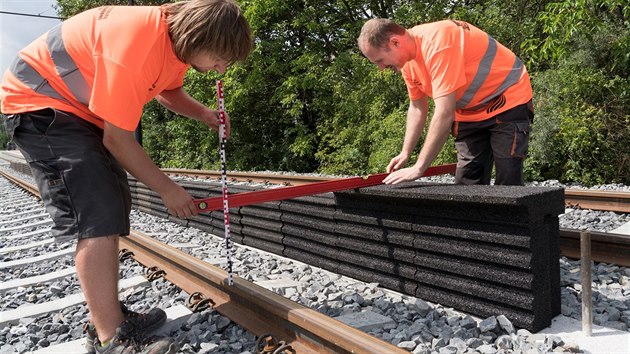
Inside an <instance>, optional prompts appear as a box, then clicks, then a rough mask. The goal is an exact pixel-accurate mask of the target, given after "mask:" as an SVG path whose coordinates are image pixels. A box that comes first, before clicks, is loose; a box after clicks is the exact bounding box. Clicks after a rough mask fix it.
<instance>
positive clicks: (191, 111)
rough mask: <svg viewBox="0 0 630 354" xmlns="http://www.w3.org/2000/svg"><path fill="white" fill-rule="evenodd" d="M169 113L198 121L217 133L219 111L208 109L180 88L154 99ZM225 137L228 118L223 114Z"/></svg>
mask: <svg viewBox="0 0 630 354" xmlns="http://www.w3.org/2000/svg"><path fill="white" fill-rule="evenodd" d="M155 98H156V99H157V101H158V102H159V103H160V104H161V105H162V106H164V107H166V108H167V109H169V110H170V111H173V112H175V113H177V114H181V115H183V116H186V117H189V118H192V119H195V120H198V121H200V122H202V123H203V124H205V125H206V126H208V127H209V128H211V129H214V130H216V131H219V111H217V110H213V109H210V108H208V107H206V106H205V105H203V104H201V103H200V102H199V101H197V100H196V99H194V98H192V97H191V96H190V95H189V94H188V93H187V92H186V91H184V89H183V88H182V87H178V88H176V89H173V90H164V91H162V92H160V94H159V95H157V96H156V97H155ZM225 137H226V139H229V137H230V116H229V115H228V114H227V113H226V114H225Z"/></svg>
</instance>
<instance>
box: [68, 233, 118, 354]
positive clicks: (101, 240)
mask: <svg viewBox="0 0 630 354" xmlns="http://www.w3.org/2000/svg"><path fill="white" fill-rule="evenodd" d="M75 263H76V268H77V276H78V278H79V282H80V284H81V289H82V290H83V294H84V295H85V302H86V303H87V305H88V308H89V309H90V321H91V322H92V323H93V324H94V326H95V328H96V331H97V333H98V339H99V340H100V341H101V343H105V342H107V341H109V340H110V339H111V338H113V337H114V335H115V334H116V328H118V327H119V326H120V324H121V323H122V322H123V320H124V318H123V314H122V311H121V309H120V303H119V301H118V235H110V236H105V237H94V238H84V239H80V240H79V242H78V244H77V249H76V257H75Z"/></svg>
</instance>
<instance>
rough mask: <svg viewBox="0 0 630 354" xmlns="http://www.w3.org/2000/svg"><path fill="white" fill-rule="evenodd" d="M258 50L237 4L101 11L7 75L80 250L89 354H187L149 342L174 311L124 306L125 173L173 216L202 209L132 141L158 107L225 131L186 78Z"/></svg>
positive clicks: (20, 118)
mask: <svg viewBox="0 0 630 354" xmlns="http://www.w3.org/2000/svg"><path fill="white" fill-rule="evenodd" d="M251 49H252V38H251V30H250V27H249V24H248V23H247V21H246V20H245V18H244V17H243V13H242V11H241V10H240V8H239V7H238V5H237V4H236V3H235V2H234V1H233V0H191V1H181V2H177V3H172V4H166V5H163V6H135V7H126V6H103V7H99V8H95V9H91V10H87V11H85V12H83V13H81V14H78V15H76V16H74V17H71V18H69V19H67V20H65V21H64V22H63V23H61V24H60V25H58V26H57V27H55V28H53V29H51V30H50V31H48V32H47V33H46V34H44V35H43V36H41V37H40V38H38V39H37V40H35V41H34V42H33V43H31V44H30V45H28V46H27V47H26V48H24V49H23V50H22V51H20V53H19V55H18V57H17V58H16V60H15V61H14V63H13V65H12V66H11V67H10V68H9V69H8V70H7V72H6V73H5V75H4V79H3V82H2V85H1V90H0V100H2V106H1V109H2V113H4V114H5V115H7V120H6V124H7V128H8V129H7V131H8V132H9V135H10V137H11V138H12V139H13V141H14V142H15V143H16V145H17V146H18V148H19V149H20V150H21V151H22V153H23V154H24V157H25V158H26V160H27V161H28V162H29V164H30V166H31V167H32V170H33V175H34V177H35V179H36V181H37V185H38V188H39V190H40V193H41V196H42V199H43V201H44V203H45V205H46V209H47V210H48V211H49V213H50V214H51V216H52V218H53V221H54V227H53V229H52V233H53V235H54V236H55V238H56V239H57V240H58V241H64V240H70V239H78V243H77V248H76V255H75V262H76V268H77V275H78V278H79V281H80V283H81V288H82V290H83V293H84V295H85V299H86V302H87V305H88V308H89V310H90V322H91V325H90V326H89V327H88V328H89V329H88V343H87V349H88V351H89V352H97V353H107V354H115V353H125V354H132V353H151V354H161V353H175V352H176V351H177V350H178V348H177V344H176V343H174V342H173V340H171V339H167V338H164V339H161V340H158V341H155V340H152V341H144V340H143V335H145V334H147V333H148V332H149V331H151V330H152V329H154V328H156V327H159V326H161V325H162V324H163V323H164V321H165V319H166V315H165V314H164V311H162V310H161V309H153V310H152V311H150V312H149V313H147V314H138V313H135V312H132V311H128V310H127V309H125V308H124V306H121V304H120V302H119V299H118V269H119V267H118V257H117V255H118V241H119V237H120V236H125V235H128V234H129V213H130V208H131V198H130V192H129V186H128V184H127V174H126V173H125V170H123V168H124V169H126V170H127V171H129V172H130V173H131V174H132V175H134V176H135V177H136V178H138V180H140V181H142V182H143V183H144V184H146V185H147V186H149V187H150V188H151V189H153V190H154V191H156V192H157V193H159V194H160V196H161V198H162V200H163V202H164V205H165V206H166V207H167V208H168V210H169V212H170V213H171V214H173V215H176V216H178V217H180V218H187V217H190V216H192V215H195V214H197V213H198V210H197V208H196V206H195V204H194V203H193V198H192V197H191V196H190V195H189V194H188V193H187V192H186V191H185V190H184V189H183V188H182V187H180V186H179V185H177V184H176V183H175V182H173V181H172V180H171V179H170V178H168V176H166V175H165V174H164V173H162V172H161V171H160V170H159V169H158V167H157V166H155V164H154V163H153V162H152V161H151V159H150V158H149V157H148V156H147V154H146V153H145V152H144V150H143V149H142V147H141V146H140V145H139V144H138V143H137V142H136V141H135V140H134V134H133V132H134V130H135V128H136V126H137V125H138V122H139V121H140V116H141V114H142V108H143V106H144V105H145V104H146V103H147V102H149V101H150V100H151V99H153V98H156V99H157V100H158V101H159V102H160V103H161V104H162V105H164V106H165V107H166V108H168V109H170V110H172V111H174V112H176V113H179V114H182V115H185V116H188V117H190V118H193V119H196V120H199V121H200V122H202V123H204V124H205V125H207V126H208V127H210V128H212V129H215V130H217V129H218V127H219V113H218V111H216V110H211V109H209V108H208V107H206V106H204V105H203V104H201V103H200V102H198V101H196V100H195V99H193V98H192V97H191V96H189V95H188V94H187V93H186V92H185V91H184V90H183V89H182V84H183V78H184V74H185V73H186V71H187V70H188V68H189V67H191V66H192V67H193V68H194V69H196V70H198V71H201V72H206V71H216V72H219V73H224V72H225V70H226V68H227V67H228V66H229V65H230V64H232V63H234V62H236V61H242V60H245V58H246V57H247V56H248V55H249V53H250V52H251ZM226 118H227V121H226V134H229V117H226Z"/></svg>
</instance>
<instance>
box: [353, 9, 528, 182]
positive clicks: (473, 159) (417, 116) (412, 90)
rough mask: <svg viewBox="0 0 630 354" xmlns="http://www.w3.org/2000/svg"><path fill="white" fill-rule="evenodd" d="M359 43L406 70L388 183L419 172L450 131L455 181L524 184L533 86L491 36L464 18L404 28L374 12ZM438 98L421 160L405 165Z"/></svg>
mask: <svg viewBox="0 0 630 354" xmlns="http://www.w3.org/2000/svg"><path fill="white" fill-rule="evenodd" d="M358 44H359V48H360V49H361V51H362V52H363V55H365V56H366V57H367V58H368V59H369V60H370V61H371V62H372V63H374V64H376V65H377V66H378V67H379V69H380V70H384V69H391V70H394V71H399V72H401V73H402V76H403V79H404V80H405V84H406V85H407V91H408V94H409V100H410V104H409V109H408V111H407V126H406V131H405V138H404V141H403V147H402V151H401V152H400V154H399V155H398V156H396V157H394V158H393V159H392V160H391V162H390V163H389V164H388V165H387V172H391V173H390V175H388V176H387V178H385V180H384V182H385V183H388V184H395V183H400V182H403V181H410V180H414V179H417V178H419V177H421V176H422V174H423V173H424V172H425V170H426V169H427V168H428V167H429V166H430V165H431V163H432V162H433V160H434V159H435V157H436V156H437V155H438V153H439V152H440V150H441V149H442V147H443V146H444V143H445V142H446V140H447V138H448V134H449V132H450V131H452V134H453V136H454V138H455V147H456V149H457V171H456V174H455V183H457V184H490V177H491V175H492V167H493V163H494V165H496V180H495V184H503V185H522V184H523V160H524V159H525V157H526V156H527V150H528V144H529V133H530V130H531V127H530V124H531V121H532V120H533V117H534V113H533V106H532V87H531V84H530V81H529V75H528V73H527V70H526V68H525V65H523V63H522V62H521V60H520V59H519V58H518V57H516V55H515V54H514V53H512V52H511V51H510V50H509V49H507V48H506V47H504V46H503V45H501V43H499V42H497V41H496V40H494V39H493V38H492V37H491V36H490V35H488V34H487V33H485V32H483V31H481V30H480V29H478V28H476V27H474V26H472V25H470V24H468V23H466V22H463V21H455V20H444V21H439V22H433V23H427V24H422V25H418V26H415V27H413V28H411V29H405V28H403V27H402V26H400V25H398V24H396V23H395V22H393V21H391V20H388V19H371V20H369V21H367V22H366V23H365V24H364V25H363V28H362V29H361V35H360V36H359V39H358ZM429 97H430V98H432V99H433V101H434V104H435V107H434V112H433V116H432V117H431V123H430V124H429V128H428V132H427V135H426V137H425V139H424V144H423V146H422V149H421V150H420V153H419V155H418V158H417V161H416V163H415V164H414V165H413V166H411V167H406V168H403V167H404V166H405V165H406V164H407V162H408V161H409V159H410V157H411V153H412V152H413V150H414V148H415V146H416V144H417V143H418V140H419V138H420V135H421V134H422V131H423V129H424V126H425V123H426V120H427V113H428V98H429Z"/></svg>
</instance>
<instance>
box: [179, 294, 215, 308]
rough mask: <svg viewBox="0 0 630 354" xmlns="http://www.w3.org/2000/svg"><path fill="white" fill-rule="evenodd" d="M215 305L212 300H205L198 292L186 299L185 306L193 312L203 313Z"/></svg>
mask: <svg viewBox="0 0 630 354" xmlns="http://www.w3.org/2000/svg"><path fill="white" fill-rule="evenodd" d="M214 305H215V303H214V301H212V299H209V298H206V296H205V295H204V294H202V293H200V292H198V291H195V292H194V293H192V294H190V296H188V299H186V306H188V308H189V309H190V310H191V311H193V312H199V311H203V310H205V309H207V308H211V307H214Z"/></svg>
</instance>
